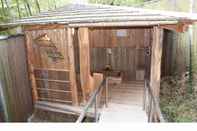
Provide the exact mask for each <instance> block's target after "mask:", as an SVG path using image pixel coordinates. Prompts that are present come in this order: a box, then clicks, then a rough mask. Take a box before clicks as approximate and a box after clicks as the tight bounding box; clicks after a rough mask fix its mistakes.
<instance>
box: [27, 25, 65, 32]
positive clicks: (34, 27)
mask: <svg viewBox="0 0 197 131" xmlns="http://www.w3.org/2000/svg"><path fill="white" fill-rule="evenodd" d="M65 27H66V26H65V25H63V24H46V25H41V24H38V25H36V24H35V25H25V26H23V30H24V31H33V30H49V29H64V28H65Z"/></svg>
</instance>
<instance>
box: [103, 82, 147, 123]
mask: <svg viewBox="0 0 197 131" xmlns="http://www.w3.org/2000/svg"><path fill="white" fill-rule="evenodd" d="M143 88H144V83H143V82H142V81H134V82H127V83H123V84H118V85H111V86H110V89H109V104H108V107H105V108H104V109H103V111H102V113H101V117H100V120H99V122H100V123H107V122H147V121H148V120H147V115H146V113H145V111H143V109H142V103H143Z"/></svg>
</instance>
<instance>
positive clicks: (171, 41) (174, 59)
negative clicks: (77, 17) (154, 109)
mask: <svg viewBox="0 0 197 131" xmlns="http://www.w3.org/2000/svg"><path fill="white" fill-rule="evenodd" d="M196 3H197V0H194V5H193V13H196V12H197V4H196ZM143 7H144V8H149V9H160V10H168V11H169V10H171V11H181V12H189V11H190V10H191V7H190V0H159V1H157V2H154V3H153V4H146V5H144V6H143ZM192 29H193V31H192V32H193V38H192V39H193V43H192V69H193V71H194V72H196V70H197V62H196V59H197V53H196V52H197V44H196V43H197V35H196V34H197V25H196V24H194V25H193V26H192ZM165 35H166V32H165ZM166 42H167V43H166ZM166 44H168V45H167V46H168V47H169V48H170V47H172V48H171V49H170V50H171V53H170V54H168V55H167V56H165V57H166V58H170V59H171V62H170V63H169V62H168V65H167V66H170V67H167V68H166V67H165V70H166V69H169V70H168V71H165V74H166V73H167V72H170V73H167V75H168V74H179V75H181V74H183V73H185V72H186V71H188V66H189V32H188V31H186V32H185V33H176V32H171V33H169V32H168V33H167V38H165V41H164V48H165V45H166ZM168 47H167V48H168ZM169 48H168V49H169ZM162 65H163V64H162ZM162 70H163V68H162Z"/></svg>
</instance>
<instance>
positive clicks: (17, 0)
mask: <svg viewBox="0 0 197 131" xmlns="http://www.w3.org/2000/svg"><path fill="white" fill-rule="evenodd" d="M16 4H17V10H18V16H19V18H21V11H20V3H19V0H16Z"/></svg>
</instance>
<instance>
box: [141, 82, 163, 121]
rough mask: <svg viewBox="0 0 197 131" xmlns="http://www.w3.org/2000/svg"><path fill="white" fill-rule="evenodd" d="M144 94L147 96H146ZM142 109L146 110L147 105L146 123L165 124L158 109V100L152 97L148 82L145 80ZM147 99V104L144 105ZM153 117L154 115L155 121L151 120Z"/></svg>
mask: <svg viewBox="0 0 197 131" xmlns="http://www.w3.org/2000/svg"><path fill="white" fill-rule="evenodd" d="M146 92H147V93H148V94H146ZM144 93H145V94H144V96H145V97H144V99H145V100H144V109H145V110H146V109H147V107H146V104H148V107H149V108H148V109H147V112H148V122H165V120H164V118H163V115H162V113H161V109H160V106H159V102H158V100H157V99H156V98H155V96H154V95H153V91H152V89H151V87H150V84H149V82H148V80H145V92H144ZM147 98H149V99H148V102H147V103H146V101H147ZM154 115H156V117H157V119H152V118H153V117H154Z"/></svg>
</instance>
